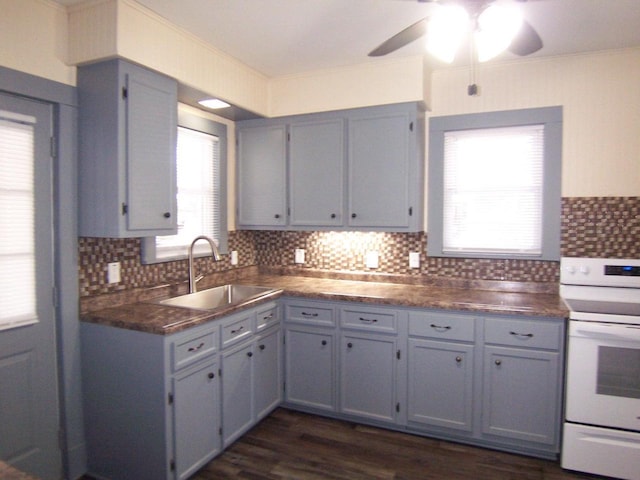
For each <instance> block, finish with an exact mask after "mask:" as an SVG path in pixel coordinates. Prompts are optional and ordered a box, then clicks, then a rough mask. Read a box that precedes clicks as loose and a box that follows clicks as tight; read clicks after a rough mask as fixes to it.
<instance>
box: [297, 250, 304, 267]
mask: <svg viewBox="0 0 640 480" xmlns="http://www.w3.org/2000/svg"><path fill="white" fill-rule="evenodd" d="M304 254H305V251H304V248H296V254H295V262H296V263H304Z"/></svg>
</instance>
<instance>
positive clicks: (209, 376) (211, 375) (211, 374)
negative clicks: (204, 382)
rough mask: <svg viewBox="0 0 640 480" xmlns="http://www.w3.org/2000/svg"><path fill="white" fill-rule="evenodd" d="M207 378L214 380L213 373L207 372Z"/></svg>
mask: <svg viewBox="0 0 640 480" xmlns="http://www.w3.org/2000/svg"><path fill="white" fill-rule="evenodd" d="M207 377H208V378H215V374H214V373H213V372H209V374H208V375H207Z"/></svg>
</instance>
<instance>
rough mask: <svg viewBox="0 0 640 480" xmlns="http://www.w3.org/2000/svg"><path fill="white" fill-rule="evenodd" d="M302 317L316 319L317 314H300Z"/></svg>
mask: <svg viewBox="0 0 640 480" xmlns="http://www.w3.org/2000/svg"><path fill="white" fill-rule="evenodd" d="M302 316H303V317H317V316H318V314H317V313H307V312H302Z"/></svg>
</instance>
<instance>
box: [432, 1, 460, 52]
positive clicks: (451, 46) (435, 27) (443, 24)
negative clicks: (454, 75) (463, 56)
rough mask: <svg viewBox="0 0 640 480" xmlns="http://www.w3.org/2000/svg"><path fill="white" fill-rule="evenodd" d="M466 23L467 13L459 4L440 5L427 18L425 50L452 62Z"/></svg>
mask: <svg viewBox="0 0 640 480" xmlns="http://www.w3.org/2000/svg"><path fill="white" fill-rule="evenodd" d="M468 25H469V14H468V13H467V11H466V10H465V9H464V8H462V7H461V6H460V5H446V6H440V7H439V8H438V9H437V10H436V12H435V13H434V14H433V15H432V16H431V18H429V23H428V26H427V51H428V52H429V53H430V54H431V55H433V56H434V57H436V58H438V59H439V60H442V61H443V62H446V63H451V62H453V60H454V58H455V56H456V52H457V51H458V48H459V46H460V43H461V42H462V39H463V38H464V35H465V33H466V31H467V28H468Z"/></svg>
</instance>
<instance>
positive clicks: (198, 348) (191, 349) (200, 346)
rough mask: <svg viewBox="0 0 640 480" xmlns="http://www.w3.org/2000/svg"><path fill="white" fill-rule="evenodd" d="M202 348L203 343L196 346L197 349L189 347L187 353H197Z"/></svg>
mask: <svg viewBox="0 0 640 480" xmlns="http://www.w3.org/2000/svg"><path fill="white" fill-rule="evenodd" d="M202 347H204V342H201V343H200V345H198V346H197V347H189V352H197V351H198V350H200V349H201V348H202Z"/></svg>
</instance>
